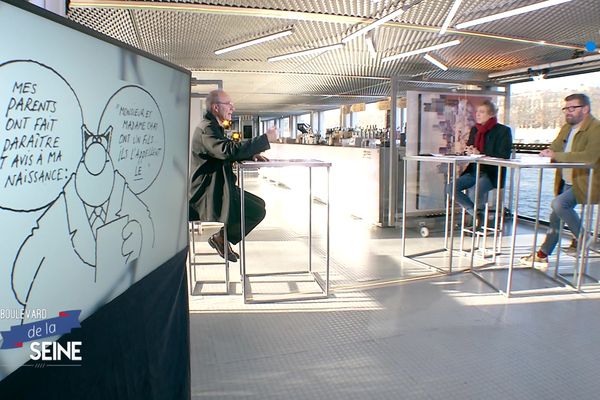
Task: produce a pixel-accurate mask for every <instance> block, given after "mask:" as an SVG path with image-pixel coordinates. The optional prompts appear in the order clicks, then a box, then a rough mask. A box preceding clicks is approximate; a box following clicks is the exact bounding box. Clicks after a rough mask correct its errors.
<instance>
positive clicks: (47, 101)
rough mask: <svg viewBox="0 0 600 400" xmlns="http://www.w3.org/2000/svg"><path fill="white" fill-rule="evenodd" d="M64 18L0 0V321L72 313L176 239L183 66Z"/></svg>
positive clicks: (96, 302)
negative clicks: (63, 21) (104, 37)
mask: <svg viewBox="0 0 600 400" xmlns="http://www.w3.org/2000/svg"><path fill="white" fill-rule="evenodd" d="M42 14H43V12H42ZM53 19H56V18H53ZM68 25H69V26H67V25H64V24H61V23H57V21H55V20H52V19H48V18H45V17H42V16H40V15H38V14H37V13H32V12H30V11H27V10H25V9H21V8H19V7H16V6H14V5H12V4H9V3H6V2H2V1H0V37H2V46H0V331H9V330H10V329H11V327H13V326H15V325H17V324H27V323H31V322H34V321H39V320H41V319H45V318H52V317H56V316H58V314H59V312H62V311H66V310H81V315H80V317H79V320H80V321H83V320H84V319H85V318H86V317H88V316H90V315H91V314H92V313H93V312H94V311H95V310H97V309H98V308H99V307H100V306H102V305H103V304H105V303H107V302H109V301H110V300H112V299H114V298H115V297H116V296H118V295H119V294H121V293H122V292H123V291H125V290H126V289H127V288H128V287H129V286H131V285H132V284H133V283H135V282H137V281H138V280H140V279H141V278H142V277H144V276H145V275H147V274H148V273H149V272H151V271H153V270H154V269H156V268H157V267H158V266H160V265H162V264H163V263H165V262H166V261H167V260H168V259H170V258H171V257H172V256H174V255H175V254H176V253H177V252H178V251H181V250H182V249H184V248H185V247H186V245H187V182H188V176H187V171H188V166H187V161H188V135H189V105H190V97H189V94H190V75H189V72H188V71H186V70H183V69H180V68H177V67H174V66H172V65H169V64H167V63H161V62H158V61H157V60H155V59H152V58H150V57H147V56H144V55H141V54H140V53H138V52H136V51H132V49H130V48H126V47H123V46H125V45H123V46H121V45H118V44H117V43H116V42H114V41H111V42H108V41H105V40H101V39H100V38H98V37H95V36H92V35H90V34H88V33H86V32H87V30H78V29H73V27H72V25H73V24H70V23H69V24H68ZM55 339H57V337H56V336H54V337H51V338H46V339H44V340H55ZM1 345H2V342H1V341H0V346H1ZM30 354H31V351H30V348H29V346H28V343H24V345H23V347H20V348H11V349H0V380H1V379H3V378H4V377H6V376H7V375H8V374H9V373H10V372H12V371H13V370H14V369H16V368H18V367H19V366H20V365H22V364H23V363H24V362H26V361H28V360H29V359H30Z"/></svg>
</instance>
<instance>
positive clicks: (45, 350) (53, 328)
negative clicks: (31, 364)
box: [0, 310, 82, 361]
mask: <svg viewBox="0 0 600 400" xmlns="http://www.w3.org/2000/svg"><path fill="white" fill-rule="evenodd" d="M80 314H81V310H69V311H61V312H59V313H58V317H55V318H48V319H44V320H41V321H36V322H30V323H28V324H23V325H13V326H11V328H10V330H9V331H2V332H0V333H1V334H2V339H3V341H2V346H0V349H17V348H22V347H23V344H24V343H25V342H31V343H30V344H29V348H30V350H31V353H32V354H31V355H30V356H29V358H30V359H31V360H36V361H37V360H41V361H60V360H71V361H81V359H82V358H81V348H80V347H81V342H67V343H66V347H63V345H62V344H60V343H58V342H52V341H47V342H46V341H40V340H41V339H44V338H47V337H51V336H61V335H64V334H66V333H69V332H71V330H72V329H73V328H79V327H80V326H81V325H80V324H79V315H80Z"/></svg>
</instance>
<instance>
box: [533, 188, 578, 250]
mask: <svg viewBox="0 0 600 400" xmlns="http://www.w3.org/2000/svg"><path fill="white" fill-rule="evenodd" d="M576 205H577V199H575V194H574V193H573V189H571V185H565V187H564V190H563V192H562V193H561V194H559V195H558V196H556V197H555V198H554V199H553V200H552V204H551V207H552V213H550V226H548V231H547V232H546V238H545V239H544V243H542V246H541V247H540V250H542V252H544V254H552V251H553V250H554V248H555V247H556V245H557V243H558V232H559V231H560V229H561V228H562V226H561V225H562V224H561V223H560V220H561V219H562V220H563V221H565V223H566V224H567V226H568V227H569V229H570V230H571V232H572V233H573V235H575V237H579V230H580V229H581V220H580V219H579V215H578V214H577V212H576V211H575V206H576Z"/></svg>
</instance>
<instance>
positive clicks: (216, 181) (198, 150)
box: [189, 113, 270, 222]
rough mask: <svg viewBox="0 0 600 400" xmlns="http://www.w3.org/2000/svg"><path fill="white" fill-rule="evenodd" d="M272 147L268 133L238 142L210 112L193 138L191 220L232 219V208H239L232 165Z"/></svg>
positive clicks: (225, 220) (190, 197) (221, 220)
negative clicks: (230, 136)
mask: <svg viewBox="0 0 600 400" xmlns="http://www.w3.org/2000/svg"><path fill="white" fill-rule="evenodd" d="M269 148H270V146H269V141H268V139H267V135H260V136H258V137H256V138H252V139H249V140H244V141H242V142H234V141H233V140H231V139H229V138H227V137H226V136H225V130H224V129H223V127H221V125H219V123H218V122H217V119H216V118H215V117H214V116H213V115H212V114H211V113H206V114H205V115H204V119H203V120H202V122H201V123H200V125H198V127H197V128H196V130H195V131H194V136H193V138H192V159H191V169H190V170H191V173H192V176H191V182H190V193H189V213H190V215H189V219H190V221H197V220H199V221H214V222H228V218H229V210H230V209H231V207H239V204H235V202H234V199H239V196H236V195H235V194H236V193H234V191H237V190H239V188H237V186H236V177H235V175H234V173H233V169H232V167H231V164H232V163H233V162H235V161H243V160H250V159H251V158H252V156H253V155H255V154H258V153H260V152H262V151H265V150H268V149H269Z"/></svg>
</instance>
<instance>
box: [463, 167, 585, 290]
mask: <svg viewBox="0 0 600 400" xmlns="http://www.w3.org/2000/svg"><path fill="white" fill-rule="evenodd" d="M481 164H486V165H493V166H497V167H506V168H507V172H508V169H513V170H515V175H516V181H515V186H514V187H515V190H514V193H511V196H513V199H514V202H513V204H514V210H513V221H512V224H513V225H512V237H511V244H510V256H509V257H510V259H509V265H508V276H507V280H506V281H507V282H506V291H502V289H500V288H497V287H496V286H494V285H493V284H492V283H491V282H489V281H488V280H487V279H486V278H485V277H484V276H483V275H481V274H480V273H479V271H477V270H475V269H474V268H473V252H474V251H473V250H474V240H473V241H472V243H471V264H470V269H469V272H471V273H472V274H474V275H475V276H477V277H478V278H479V279H481V280H482V281H483V282H484V283H486V284H487V285H489V286H490V287H492V288H494V289H495V290H497V291H498V292H500V293H503V294H505V295H506V297H510V294H511V289H512V275H513V269H514V257H515V243H516V235H517V225H518V219H519V218H518V214H519V192H520V184H521V169H523V168H536V169H539V174H538V188H537V213H536V217H535V228H534V234H533V244H532V254H535V252H536V251H537V250H536V248H537V235H538V230H539V217H540V202H541V193H542V176H543V170H544V169H548V168H550V169H564V168H579V169H582V168H583V169H588V170H589V172H590V174H589V180H588V189H587V199H586V204H582V209H581V230H580V232H579V238H578V243H579V245H578V255H577V259H576V261H575V266H574V274H573V275H574V277H573V279H574V280H575V279H576V280H577V283H576V284H574V283H573V282H571V281H569V280H568V279H567V278H565V277H563V276H562V275H560V274H559V273H558V260H557V265H556V268H555V272H554V276H549V275H547V274H546V273H544V272H541V271H539V272H540V273H542V274H543V275H544V276H546V277H548V278H551V279H554V280H555V281H557V282H559V283H561V284H565V283H566V284H568V285H570V286H573V287H574V288H576V289H577V290H580V288H581V277H582V271H583V267H584V265H585V264H586V258H587V257H585V253H586V252H585V246H583V243H585V241H584V240H583V238H586V237H587V233H588V232H589V231H590V227H591V212H590V211H591V209H592V207H586V205H591V204H590V200H591V195H592V190H591V189H592V180H593V177H594V168H593V167H594V165H593V164H589V163H582V162H573V163H555V162H552V163H551V162H547V161H544V159H542V158H540V160H539V161H537V160H533V159H530V158H528V159H526V160H525V159H511V160H507V159H502V158H493V157H481V158H479V159H478V160H477V169H476V171H477V172H476V180H475V182H476V183H475V192H477V189H478V183H479V173H480V165H481ZM498 179H500V174H498ZM498 182H500V181H499V180H498ZM497 196H500V191H498V192H497ZM496 201H498V199H497V200H496ZM475 208H477V197H475ZM496 219H497V216H496ZM561 230H562V228H561ZM559 240H560V238H559ZM557 246H559V247H560V241H559V243H558V244H557ZM558 251H560V248H559V250H558ZM532 267H533V264H532ZM536 271H537V270H536Z"/></svg>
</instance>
